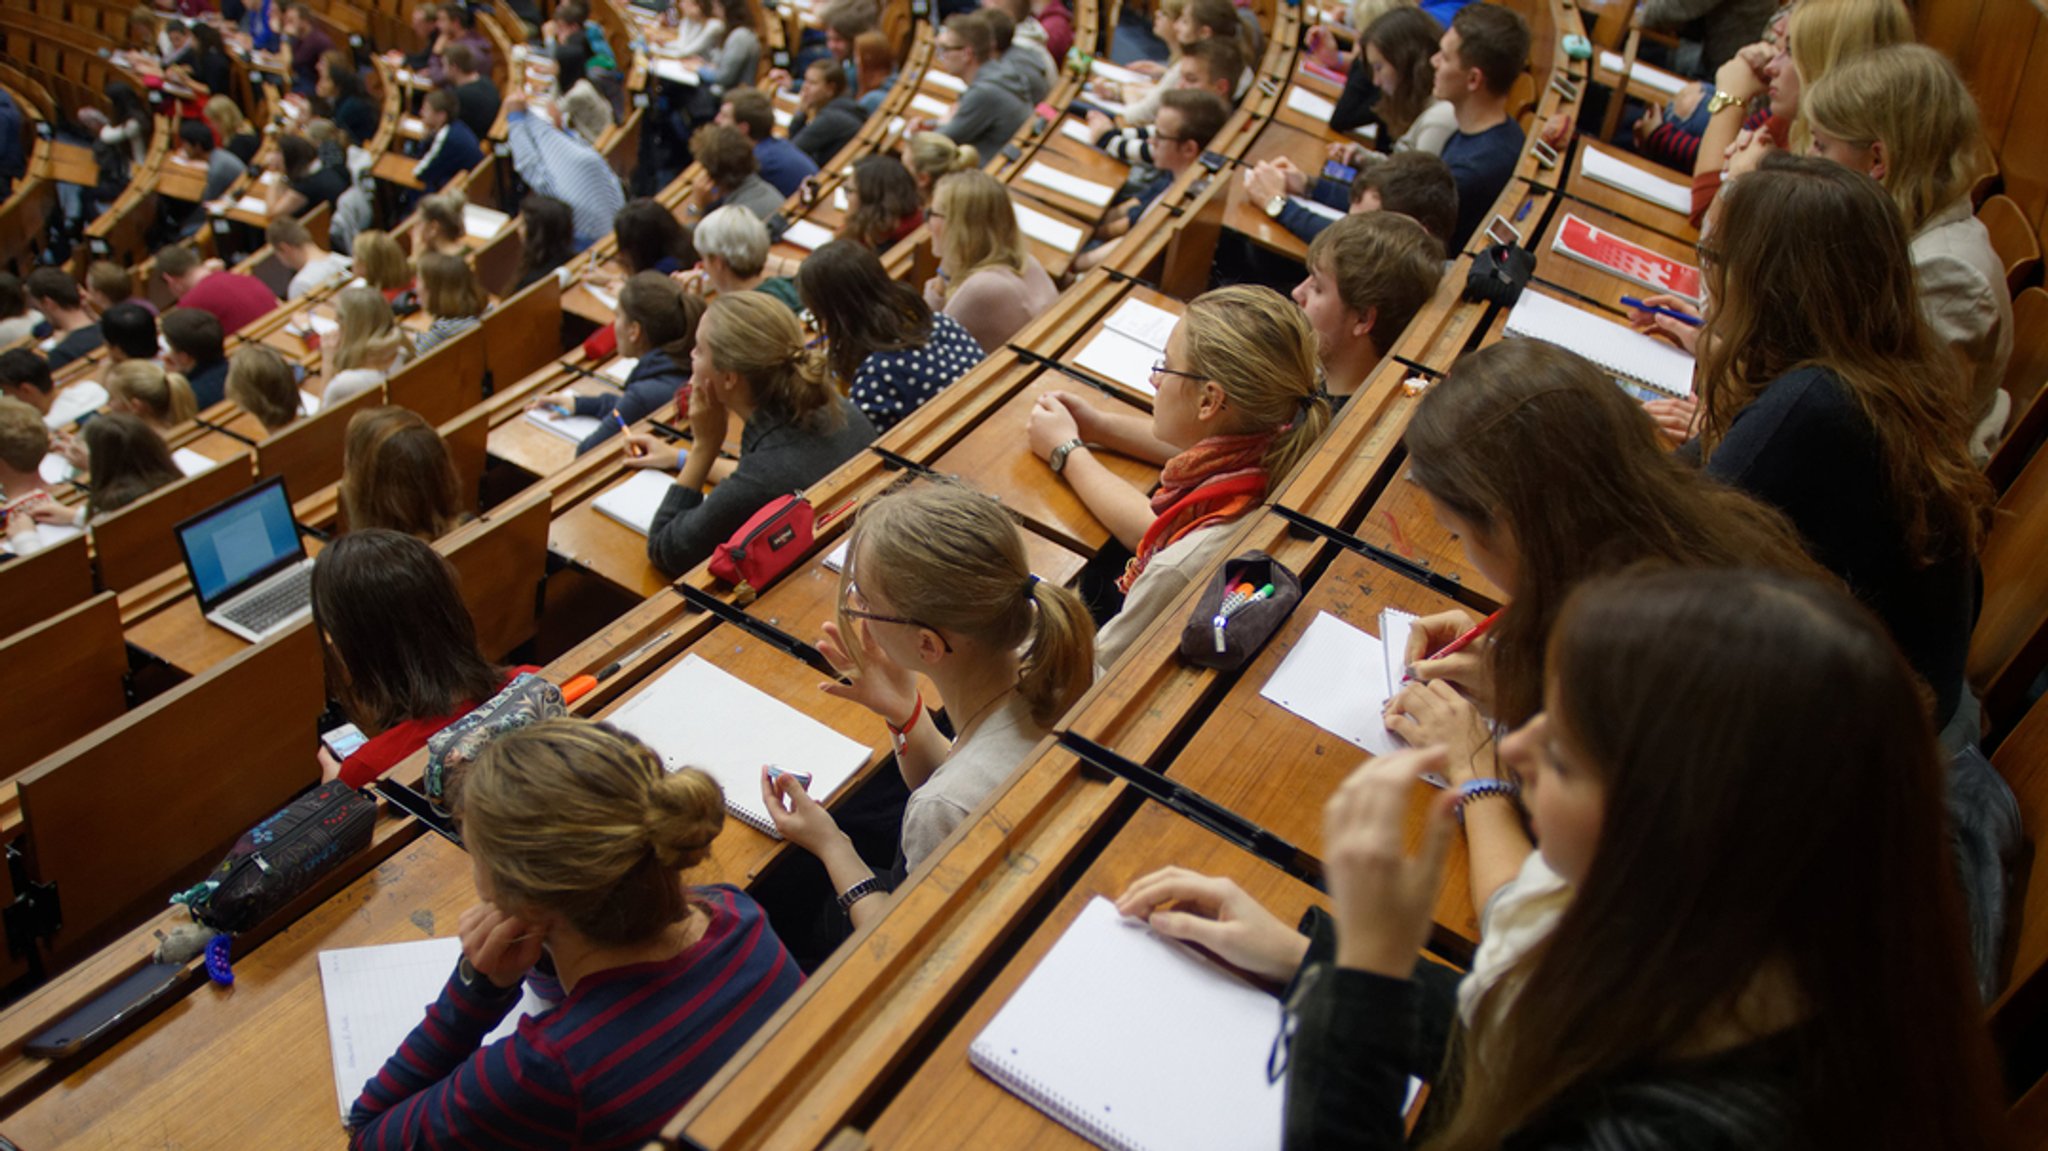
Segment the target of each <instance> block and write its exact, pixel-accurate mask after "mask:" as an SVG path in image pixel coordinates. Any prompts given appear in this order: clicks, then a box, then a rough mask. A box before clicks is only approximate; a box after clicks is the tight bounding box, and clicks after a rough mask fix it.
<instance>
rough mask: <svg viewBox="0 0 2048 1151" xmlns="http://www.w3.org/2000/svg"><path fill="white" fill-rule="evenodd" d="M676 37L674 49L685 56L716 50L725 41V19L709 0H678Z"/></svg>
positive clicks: (673, 43)
mask: <svg viewBox="0 0 2048 1151" xmlns="http://www.w3.org/2000/svg"><path fill="white" fill-rule="evenodd" d="M675 11H676V15H677V16H678V17H679V19H678V20H677V21H676V27H675V39H674V40H672V41H670V44H671V46H672V49H671V50H672V51H675V52H679V53H681V54H682V55H683V56H684V57H685V58H688V57H691V56H703V55H705V54H707V53H710V52H712V51H715V50H716V49H717V48H718V46H719V45H720V44H721V43H723V42H724V41H725V21H724V20H722V19H720V18H719V14H718V12H717V11H716V10H715V8H714V6H713V5H712V4H711V3H709V0H676V6H675Z"/></svg>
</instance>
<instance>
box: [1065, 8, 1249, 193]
mask: <svg viewBox="0 0 2048 1151" xmlns="http://www.w3.org/2000/svg"><path fill="white" fill-rule="evenodd" d="M1243 70H1244V55H1243V53H1242V51H1241V50H1240V49H1239V48H1238V46H1237V41H1235V40H1231V39H1228V38H1225V37H1221V36H1212V37H1210V38H1209V39H1207V40H1198V41H1196V42H1195V43H1193V44H1190V45H1188V47H1187V49H1186V50H1185V51H1184V52H1183V53H1182V54H1181V58H1180V65H1179V68H1178V70H1177V72H1176V75H1177V76H1178V77H1179V79H1178V80H1177V81H1176V82H1175V84H1174V89H1175V90H1185V91H1202V90H1207V91H1210V92H1214V93H1216V95H1217V96H1219V97H1221V98H1222V99H1223V100H1225V101H1226V103H1227V102H1228V101H1229V99H1230V87H1231V83H1232V82H1233V81H1234V80H1235V79H1236V77H1237V76H1238V74H1239V73H1240V72H1242V71H1243ZM1160 99H1161V100H1162V101H1164V99H1165V96H1164V95H1163V94H1162V95H1161V97H1160ZM1154 119H1155V120H1156V119H1157V110H1156V109H1155V110H1154ZM1088 130H1089V131H1090V132H1091V133H1093V134H1094V136H1095V146H1096V147H1098V148H1100V149H1102V150H1103V151H1105V152H1107V153H1109V154H1110V155H1112V156H1114V157H1116V158H1117V159H1119V160H1122V161H1123V162H1124V163H1126V164H1154V163H1157V161H1156V160H1155V159H1154V158H1153V155H1152V138H1153V135H1154V131H1153V129H1151V128H1142V127H1131V128H1119V127H1117V125H1116V121H1114V120H1112V119H1110V118H1109V117H1108V116H1106V115H1104V114H1103V113H1101V112H1097V111H1094V110H1092V109H1091V110H1090V111H1089V113H1088Z"/></svg>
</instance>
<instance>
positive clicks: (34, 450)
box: [0, 396, 50, 472]
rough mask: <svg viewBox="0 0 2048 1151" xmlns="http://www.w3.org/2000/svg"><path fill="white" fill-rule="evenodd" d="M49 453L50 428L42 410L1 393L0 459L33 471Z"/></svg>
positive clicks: (5, 462) (24, 470)
mask: <svg viewBox="0 0 2048 1151" xmlns="http://www.w3.org/2000/svg"><path fill="white" fill-rule="evenodd" d="M49 454H50V429H49V426H48V425H46V424H44V423H43V414H42V413H41V412H38V411H36V410H35V409H34V408H32V407H29V406H28V405H27V404H25V403H22V402H21V401H20V400H17V399H15V398H14V397H12V396H0V463H4V464H6V465H7V466H8V467H10V468H13V469H14V470H15V471H18V472H32V471H35V470H36V469H37V468H38V467H40V466H42V462H43V457H44V456H47V455H49Z"/></svg>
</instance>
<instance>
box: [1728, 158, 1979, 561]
mask: <svg viewBox="0 0 2048 1151" xmlns="http://www.w3.org/2000/svg"><path fill="white" fill-rule="evenodd" d="M1846 237H1854V240H1853V241H1851V240H1849V239H1847V238H1846ZM1701 264H1702V265H1703V268H1702V270H1703V272H1704V273H1705V276H1706V285H1707V288H1708V290H1709V292H1711V294H1712V299H1713V307H1712V308H1711V309H1710V310H1709V312H1708V314H1707V322H1706V326H1705V327H1704V328H1703V329H1702V331H1701V335H1700V349H1701V354H1700V366H1699V389H1700V403H1701V407H1702V408H1703V409H1704V411H1705V423H1704V425H1703V427H1702V428H1701V431H1700V445H1701V447H1702V449H1703V450H1704V452H1705V454H1706V455H1707V456H1708V457H1709V458H1711V457H1712V455H1713V452H1714V449H1715V447H1716V446H1717V445H1719V444H1720V442H1721V440H1722V438H1723V437H1725V436H1726V435H1727V434H1728V425H1729V424H1730V423H1731V422H1733V421H1734V419H1735V416H1736V414H1737V413H1738V412H1740V411H1741V410H1742V409H1743V408H1745V407H1747V406H1748V405H1749V402H1750V401H1751V400H1753V399H1755V398H1756V397H1757V395H1758V394H1759V393H1761V392H1762V391H1763V390H1764V388H1765V387H1767V386H1768V385H1769V384H1770V383H1771V381H1773V380H1775V379H1777V378H1778V377H1779V376H1782V375H1784V374H1786V373H1787V372H1791V371H1796V370H1798V369H1801V368H1809V367H1814V368H1823V369H1826V370H1827V371H1829V372H1831V373H1833V374H1834V376H1835V377H1836V378H1837V379H1839V380H1840V381H1841V382H1842V386H1843V387H1845V388H1847V389H1848V390H1849V392H1850V394H1851V395H1853V396H1855V398H1856V403H1857V406H1858V407H1860V408H1861V409H1862V410H1863V414H1864V416H1865V417H1866V418H1867V419H1868V420H1869V421H1870V426H1871V431H1872V434H1873V435H1874V436H1875V438H1876V440H1877V447H1878V453H1879V454H1880V455H1881V456H1882V457H1883V461H1884V469H1885V474H1886V477H1887V479H1888V480H1889V481H1890V486H1891V498H1892V503H1893V505H1894V506H1895V507H1896V509H1897V511H1898V514H1899V518H1900V519H1901V521H1903V523H1904V525H1905V536H1906V538H1905V543H1906V547H1907V549H1908V550H1909V551H1910V552H1911V553H1912V554H1913V555H1914V556H1915V557H1916V558H1917V559H1919V561H1920V562H1921V563H1922V564H1928V563H1933V562H1935V561H1937V560H1939V559H1941V558H1942V557H1944V556H1948V555H1953V554H1956V553H1958V552H1961V553H1965V554H1970V555H1974V554H1976V552H1977V549H1978V546H1979V545H1980V544H1981V543H1982V541H1983V534H1984V530H1985V526H1986V524H1985V520H1986V517H1987V516H1988V514H1989V510H1990V506H1991V487H1990V485H1989V483H1988V482H1987V481H1986V480H1985V479H1984V473H1983V472H1982V471H1980V470H1979V469H1978V468H1977V466H1976V465H1975V464H1974V463H1972V462H1971V459H1970V453H1969V446H1968V444H1969V435H1970V423H1971V420H1970V416H1969V406H1970V405H1969V396H1968V392H1967V390H1966V388H1965V384H1964V380H1963V375H1962V369H1961V365H1960V364H1959V363H1958V362H1957V361H1956V360H1955V358H1954V357H1952V356H1951V355H1949V353H1948V352H1947V350H1946V349H1944V348H1942V347H1940V346H1939V345H1938V344H1937V343H1936V342H1935V341H1934V339H1933V337H1932V335H1931V334H1930V333H1929V331H1928V329H1927V325H1926V322H1925V321H1924V320H1923V319H1922V318H1921V312H1920V300H1919V295H1918V293H1917V291H1916V288H1915V284H1914V272H1913V258H1912V254H1911V252H1910V250H1909V248H1908V239H1907V236H1906V229H1905V226H1904V225H1903V224H1902V223H1901V222H1900V220H1899V212H1898V208H1897V206H1896V205H1894V204H1893V203H1892V201H1891V198H1890V197H1889V196H1887V195H1886V194H1885V191H1884V189H1883V188H1882V187H1880V186H1879V185H1878V183H1877V181H1875V180H1872V179H1871V178H1870V177H1868V176H1866V175H1864V174H1862V173H1861V172H1852V171H1850V170H1849V169H1847V168H1844V167H1842V166H1841V165H1840V164H1836V163H1833V162H1832V161H1828V160H1820V159H1815V158H1812V157H1794V156H1785V155H1780V154H1775V153H1774V154H1772V155H1770V156H1768V157H1766V158H1765V160H1764V164H1763V167H1762V169H1761V170H1759V171H1757V172H1754V173H1752V174H1751V175H1749V176H1745V177H1743V178H1742V179H1741V180H1739V181H1737V182H1736V185H1735V187H1733V188H1731V189H1729V194H1728V195H1727V197H1726V199H1725V202H1724V203H1723V204H1722V205H1721V219H1720V222H1719V223H1718V224H1717V225H1716V226H1715V228H1714V230H1713V234H1712V236H1711V237H1710V238H1709V239H1708V240H1707V241H1706V242H1704V243H1703V244H1702V245H1701Z"/></svg>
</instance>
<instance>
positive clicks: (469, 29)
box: [420, 0, 583, 88]
mask: <svg viewBox="0 0 2048 1151" xmlns="http://www.w3.org/2000/svg"><path fill="white" fill-rule="evenodd" d="M567 2H568V3H576V4H580V3H582V2H583V0H567ZM564 7H566V3H565V5H563V6H558V7H557V11H556V13H555V14H556V16H557V18H561V17H563V16H564V15H565V13H564V11H563V10H562V9H563V8H564ZM457 44H462V45H465V46H467V47H468V48H469V50H470V53H471V54H472V55H473V56H474V57H475V64H476V70H477V71H478V72H480V73H488V72H489V71H490V70H491V41H490V37H488V36H485V35H484V34H483V31H482V30H481V29H479V28H478V27H477V26H476V13H475V12H473V11H471V10H470V8H469V6H468V5H466V4H462V3H448V4H443V5H441V6H440V8H439V9H438V10H437V11H436V12H435V14H434V40H433V51H432V54H431V55H430V56H429V57H428V58H427V59H426V60H425V61H424V62H423V64H422V66H421V69H420V71H421V72H422V73H424V74H425V76H426V79H427V83H429V84H431V85H433V86H434V87H436V88H446V87H448V86H449V85H450V84H451V83H452V82H453V80H454V76H453V75H452V74H450V72H449V69H448V53H449V52H450V51H451V50H453V49H454V47H455V46H456V45H457Z"/></svg>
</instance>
